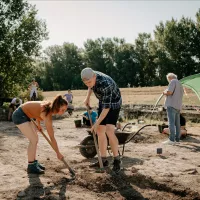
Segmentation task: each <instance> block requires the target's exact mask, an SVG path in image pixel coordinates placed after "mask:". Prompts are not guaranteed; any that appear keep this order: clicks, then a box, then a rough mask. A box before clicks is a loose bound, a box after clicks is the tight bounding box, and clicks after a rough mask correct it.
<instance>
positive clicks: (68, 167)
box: [31, 119, 76, 178]
mask: <svg viewBox="0 0 200 200" xmlns="http://www.w3.org/2000/svg"><path fill="white" fill-rule="evenodd" d="M31 121H32V122H33V124H34V125H35V126H36V128H37V129H38V126H37V124H36V123H35V121H34V120H33V119H31ZM38 130H39V129H38ZM39 131H40V133H41V134H42V135H43V137H44V138H45V139H46V140H47V142H48V143H49V144H50V145H51V147H52V149H53V150H54V151H55V149H54V147H53V145H52V143H51V141H50V139H49V138H48V137H47V136H46V135H45V134H44V133H43V131H42V130H39ZM62 162H63V163H64V165H65V166H66V167H67V169H68V170H69V172H70V174H71V177H72V178H75V176H76V174H75V172H74V170H72V168H71V167H70V166H69V165H68V163H67V162H66V161H65V159H64V157H63V158H62Z"/></svg>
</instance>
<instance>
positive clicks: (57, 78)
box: [42, 43, 83, 90]
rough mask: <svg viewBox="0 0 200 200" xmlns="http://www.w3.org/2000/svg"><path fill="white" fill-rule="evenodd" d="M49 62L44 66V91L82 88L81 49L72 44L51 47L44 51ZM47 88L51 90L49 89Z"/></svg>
mask: <svg viewBox="0 0 200 200" xmlns="http://www.w3.org/2000/svg"><path fill="white" fill-rule="evenodd" d="M45 53H46V55H47V59H48V60H49V62H47V63H46V64H45V75H46V76H45V80H44V81H43V83H45V85H42V87H43V88H44V89H45V90H66V89H69V88H71V89H74V88H80V87H81V86H82V82H81V78H80V72H81V69H82V68H83V67H82V66H83V63H82V57H81V49H79V48H78V47H77V46H75V45H74V44H72V43H64V44H63V45H62V46H58V45H55V46H51V47H48V48H47V49H46V50H45ZM49 87H50V88H51V89H49Z"/></svg>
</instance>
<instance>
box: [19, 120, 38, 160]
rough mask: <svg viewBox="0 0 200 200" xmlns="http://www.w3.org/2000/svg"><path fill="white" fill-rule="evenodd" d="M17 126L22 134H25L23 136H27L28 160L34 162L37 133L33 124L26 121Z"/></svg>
mask: <svg viewBox="0 0 200 200" xmlns="http://www.w3.org/2000/svg"><path fill="white" fill-rule="evenodd" d="M17 127H18V128H19V130H20V131H21V132H22V134H23V135H25V137H27V138H28V140H29V145H28V162H34V161H35V158H36V150H37V143H38V135H37V133H36V131H35V130H34V128H33V124H32V123H31V122H26V123H23V124H20V125H17Z"/></svg>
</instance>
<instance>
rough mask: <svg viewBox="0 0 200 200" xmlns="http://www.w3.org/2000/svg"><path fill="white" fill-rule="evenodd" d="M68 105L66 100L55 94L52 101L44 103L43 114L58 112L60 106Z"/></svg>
mask: <svg viewBox="0 0 200 200" xmlns="http://www.w3.org/2000/svg"><path fill="white" fill-rule="evenodd" d="M64 105H66V106H67V105H68V102H67V100H65V99H63V97H62V96H61V95H57V96H56V97H55V98H54V100H53V101H52V102H48V103H45V104H44V105H43V106H44V110H43V112H45V115H46V116H47V115H48V114H49V113H53V112H54V113H57V112H59V109H60V107H62V106H64Z"/></svg>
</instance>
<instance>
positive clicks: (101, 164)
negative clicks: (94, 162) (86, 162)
mask: <svg viewBox="0 0 200 200" xmlns="http://www.w3.org/2000/svg"><path fill="white" fill-rule="evenodd" d="M87 113H88V116H89V120H90V125H91V127H92V126H93V123H92V119H91V116H90V107H89V106H87ZM92 135H93V139H94V144H95V148H96V152H97V156H98V161H99V165H100V169H99V170H97V172H100V173H101V172H104V167H103V162H102V159H101V156H100V153H99V147H98V143H97V138H96V134H95V132H94V130H93V131H92Z"/></svg>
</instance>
